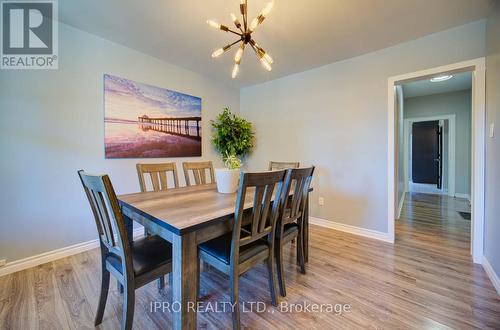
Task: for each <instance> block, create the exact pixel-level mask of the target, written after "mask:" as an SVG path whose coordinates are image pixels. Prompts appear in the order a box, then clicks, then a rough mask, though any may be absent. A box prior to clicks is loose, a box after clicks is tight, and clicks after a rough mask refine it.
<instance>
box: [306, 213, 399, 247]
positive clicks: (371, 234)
mask: <svg viewBox="0 0 500 330" xmlns="http://www.w3.org/2000/svg"><path fill="white" fill-rule="evenodd" d="M309 223H310V224H313V225H317V226H321V227H325V228H330V229H335V230H338V231H342V232H345V233H349V234H354V235H358V236H363V237H368V238H372V239H376V240H379V241H384V242H387V243H392V241H391V240H390V238H389V235H388V234H387V233H383V232H381V231H376V230H371V229H365V228H360V227H355V226H350V225H346V224H343V223H339V222H334V221H329V220H325V219H321V218H315V217H309Z"/></svg>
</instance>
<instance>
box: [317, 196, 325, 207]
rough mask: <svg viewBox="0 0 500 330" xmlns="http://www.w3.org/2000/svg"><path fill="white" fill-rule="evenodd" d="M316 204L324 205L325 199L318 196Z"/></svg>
mask: <svg viewBox="0 0 500 330" xmlns="http://www.w3.org/2000/svg"><path fill="white" fill-rule="evenodd" d="M318 204H319V205H320V206H323V205H325V199H324V198H323V197H320V198H319V199H318Z"/></svg>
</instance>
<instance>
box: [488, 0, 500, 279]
mask: <svg viewBox="0 0 500 330" xmlns="http://www.w3.org/2000/svg"><path fill="white" fill-rule="evenodd" d="M486 45H487V54H488V55H487V57H486V125H487V131H489V125H490V123H495V124H496V132H495V137H494V138H490V137H489V135H487V136H486V214H485V218H486V223H485V240H484V244H485V256H486V258H487V259H488V261H489V262H490V264H491V266H492V267H493V269H494V270H495V272H496V273H497V276H500V239H499V235H500V3H498V2H497V5H496V8H495V13H494V15H493V16H492V17H491V18H489V19H488V24H487V33H486ZM487 134H488V132H487Z"/></svg>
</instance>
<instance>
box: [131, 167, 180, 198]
mask: <svg viewBox="0 0 500 330" xmlns="http://www.w3.org/2000/svg"><path fill="white" fill-rule="evenodd" d="M136 167H137V175H138V176H139V184H140V186H141V191H142V192H145V191H147V187H146V174H149V177H150V178H151V185H152V187H153V191H159V190H166V189H168V179H167V177H168V173H169V172H172V176H173V177H174V188H178V187H179V179H178V177H177V166H176V165H175V163H163V164H137V165H136Z"/></svg>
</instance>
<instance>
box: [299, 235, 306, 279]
mask: <svg viewBox="0 0 500 330" xmlns="http://www.w3.org/2000/svg"><path fill="white" fill-rule="evenodd" d="M297 262H298V264H299V266H300V272H301V273H302V274H305V273H306V261H305V256H304V237H303V232H302V230H299V235H298V236H297Z"/></svg>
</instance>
